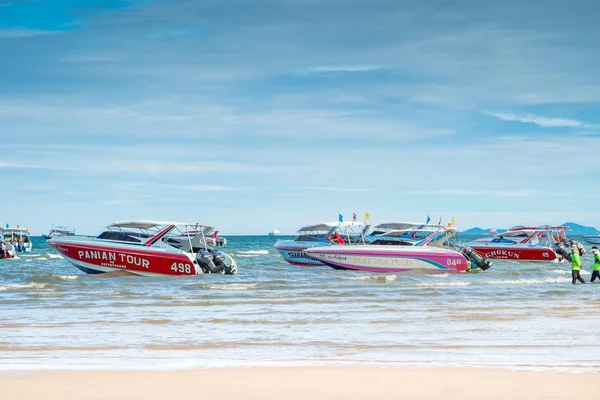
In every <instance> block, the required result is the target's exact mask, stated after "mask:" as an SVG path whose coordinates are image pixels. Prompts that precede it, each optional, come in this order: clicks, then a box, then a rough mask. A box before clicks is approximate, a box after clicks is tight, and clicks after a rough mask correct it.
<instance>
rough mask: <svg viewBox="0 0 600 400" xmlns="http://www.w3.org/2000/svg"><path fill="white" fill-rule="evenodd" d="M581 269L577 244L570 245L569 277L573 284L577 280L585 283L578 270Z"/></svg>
mask: <svg viewBox="0 0 600 400" xmlns="http://www.w3.org/2000/svg"><path fill="white" fill-rule="evenodd" d="M580 270H581V258H579V249H577V246H575V245H572V246H571V278H572V279H573V285H574V284H575V283H576V282H577V281H579V282H581V283H585V281H584V280H583V278H582V277H581V275H580V274H579V271H580Z"/></svg>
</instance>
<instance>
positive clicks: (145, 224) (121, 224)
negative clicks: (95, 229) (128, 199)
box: [108, 221, 205, 229]
mask: <svg viewBox="0 0 600 400" xmlns="http://www.w3.org/2000/svg"><path fill="white" fill-rule="evenodd" d="M169 225H176V226H205V225H200V224H198V223H189V222H172V221H117V222H114V223H112V224H110V225H109V226H108V228H134V229H150V228H156V227H159V226H169Z"/></svg>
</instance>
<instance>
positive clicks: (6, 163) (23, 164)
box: [0, 161, 67, 170]
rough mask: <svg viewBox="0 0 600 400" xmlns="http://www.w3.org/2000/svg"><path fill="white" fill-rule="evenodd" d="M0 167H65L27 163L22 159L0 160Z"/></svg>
mask: <svg viewBox="0 0 600 400" xmlns="http://www.w3.org/2000/svg"><path fill="white" fill-rule="evenodd" d="M0 168H19V169H56V170H61V169H67V167H63V166H58V165H40V164H35V163H31V164H29V163H27V162H24V161H20V162H12V161H0Z"/></svg>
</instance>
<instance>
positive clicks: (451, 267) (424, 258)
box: [305, 223, 491, 272]
mask: <svg viewBox="0 0 600 400" xmlns="http://www.w3.org/2000/svg"><path fill="white" fill-rule="evenodd" d="M404 225H405V227H404V228H403V229H397V230H390V231H387V232H385V233H380V234H379V235H377V236H376V239H375V240H373V241H372V242H371V243H369V244H364V245H356V246H320V247H312V248H309V249H306V250H305V252H306V253H307V254H308V255H309V256H310V257H312V258H314V259H316V260H319V261H321V262H322V263H324V264H326V265H328V266H330V267H332V268H334V269H349V270H359V271H370V272H406V271H412V270H419V271H429V272H440V271H442V272H464V271H469V270H475V269H478V268H479V269H481V270H486V269H488V268H490V266H491V262H490V261H488V260H486V259H483V258H481V257H478V256H477V255H476V254H475V252H474V251H473V250H472V249H470V248H469V247H468V246H465V245H463V246H461V247H456V246H455V245H453V244H451V243H450V240H451V239H452V238H454V237H455V236H456V233H457V232H458V230H457V229H456V228H453V227H450V226H447V227H436V226H424V225H422V224H421V225H417V224H411V223H405V224H404ZM418 237H421V239H417V240H413V239H414V238H418ZM392 238H396V239H394V240H392Z"/></svg>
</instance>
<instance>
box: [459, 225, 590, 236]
mask: <svg viewBox="0 0 600 400" xmlns="http://www.w3.org/2000/svg"><path fill="white" fill-rule="evenodd" d="M562 225H563V226H568V227H569V232H568V234H569V235H576V236H579V235H595V234H598V233H600V232H598V230H597V229H596V228H594V227H593V226H584V225H580V224H576V223H575V222H565V223H564V224H562ZM506 231H507V229H496V232H497V233H502V232H506ZM489 234H490V229H489V228H488V229H481V228H479V227H475V228H471V229H467V230H466V231H462V232H460V233H459V235H464V236H484V235H489Z"/></svg>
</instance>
